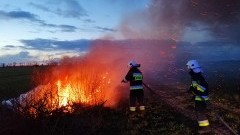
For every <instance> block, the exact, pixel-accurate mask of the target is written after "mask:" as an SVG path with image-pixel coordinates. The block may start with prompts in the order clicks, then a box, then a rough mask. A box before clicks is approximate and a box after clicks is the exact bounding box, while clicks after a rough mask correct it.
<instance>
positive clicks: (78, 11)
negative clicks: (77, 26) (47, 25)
mask: <svg viewBox="0 0 240 135" xmlns="http://www.w3.org/2000/svg"><path fill="white" fill-rule="evenodd" d="M46 5H47V6H46ZM56 5H57V6H56ZM30 6H32V7H35V8H36V9H39V10H42V11H45V12H50V13H53V14H56V15H59V16H62V17H66V18H80V17H82V16H88V14H87V11H86V10H85V9H84V8H83V7H82V6H81V5H80V4H79V2H78V1H76V0H58V1H56V0H53V1H46V2H45V3H44V5H43V4H37V3H33V2H31V3H30Z"/></svg>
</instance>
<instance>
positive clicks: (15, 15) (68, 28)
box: [0, 11, 78, 32]
mask: <svg viewBox="0 0 240 135" xmlns="http://www.w3.org/2000/svg"><path fill="white" fill-rule="evenodd" d="M0 17H2V18H7V19H26V20H29V21H30V22H35V23H37V24H38V25H39V26H43V27H48V28H54V29H60V31H61V32H75V31H76V29H78V28H77V27H75V26H72V25H66V24H61V25H56V24H50V23H46V22H45V21H44V20H40V19H38V16H37V15H35V14H32V13H30V12H26V11H10V12H5V11H0Z"/></svg>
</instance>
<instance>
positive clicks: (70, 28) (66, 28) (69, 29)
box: [40, 22, 78, 32]
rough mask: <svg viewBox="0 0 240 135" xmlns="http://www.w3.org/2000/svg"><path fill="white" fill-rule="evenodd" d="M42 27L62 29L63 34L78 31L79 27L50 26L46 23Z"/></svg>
mask: <svg viewBox="0 0 240 135" xmlns="http://www.w3.org/2000/svg"><path fill="white" fill-rule="evenodd" d="M40 25H41V26H44V27H49V28H55V29H60V30H61V31H62V32H75V31H76V30H77V29H78V28H77V27H75V26H72V25H56V24H49V23H45V22H42V23H41V24H40Z"/></svg>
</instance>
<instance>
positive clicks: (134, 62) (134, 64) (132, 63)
mask: <svg viewBox="0 0 240 135" xmlns="http://www.w3.org/2000/svg"><path fill="white" fill-rule="evenodd" d="M128 67H130V68H131V67H140V64H137V62H136V61H134V60H131V61H129V62H128Z"/></svg>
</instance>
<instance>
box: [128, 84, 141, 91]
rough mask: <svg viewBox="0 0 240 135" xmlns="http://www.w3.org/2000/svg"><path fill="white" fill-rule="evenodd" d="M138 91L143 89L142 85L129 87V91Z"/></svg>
mask: <svg viewBox="0 0 240 135" xmlns="http://www.w3.org/2000/svg"><path fill="white" fill-rule="evenodd" d="M139 89H143V86H142V85H135V86H130V90H139Z"/></svg>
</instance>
